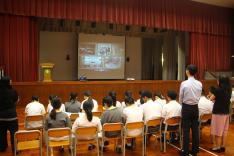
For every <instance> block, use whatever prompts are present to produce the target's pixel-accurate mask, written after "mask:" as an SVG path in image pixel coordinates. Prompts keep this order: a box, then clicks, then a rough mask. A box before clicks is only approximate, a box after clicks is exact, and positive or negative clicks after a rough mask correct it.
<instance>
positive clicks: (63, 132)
mask: <svg viewBox="0 0 234 156" xmlns="http://www.w3.org/2000/svg"><path fill="white" fill-rule="evenodd" d="M47 134H48V137H54V138H59V137H64V136H70V135H71V129H70V128H68V127H65V128H51V129H49V130H48V132H47Z"/></svg>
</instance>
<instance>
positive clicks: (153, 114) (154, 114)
mask: <svg viewBox="0 0 234 156" xmlns="http://www.w3.org/2000/svg"><path fill="white" fill-rule="evenodd" d="M142 98H143V100H144V102H145V103H144V104H143V105H141V106H140V108H141V109H142V110H143V115H144V121H145V122H147V121H148V120H151V119H155V118H160V117H161V115H162V107H161V105H160V104H159V103H156V102H154V101H153V100H152V93H151V92H149V91H144V92H143V93H142Z"/></svg>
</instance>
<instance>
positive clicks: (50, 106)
mask: <svg viewBox="0 0 234 156" xmlns="http://www.w3.org/2000/svg"><path fill="white" fill-rule="evenodd" d="M54 97H56V95H49V104H48V105H47V109H46V112H47V113H50V112H51V110H52V109H53V107H52V105H51V101H52V100H53V98H54ZM60 111H61V112H66V110H65V105H64V104H61V107H60Z"/></svg>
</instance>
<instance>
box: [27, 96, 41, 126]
mask: <svg viewBox="0 0 234 156" xmlns="http://www.w3.org/2000/svg"><path fill="white" fill-rule="evenodd" d="M44 114H45V107H44V105H43V104H41V103H39V98H38V96H35V95H33V96H32V101H31V102H30V103H29V104H27V106H26V108H25V115H26V116H33V115H44ZM25 126H26V128H36V127H41V126H42V121H40V122H39V121H31V122H27V123H26V124H25Z"/></svg>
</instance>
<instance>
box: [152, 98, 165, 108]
mask: <svg viewBox="0 0 234 156" xmlns="http://www.w3.org/2000/svg"><path fill="white" fill-rule="evenodd" d="M154 102H157V103H160V104H161V106H162V107H163V106H164V105H165V104H166V103H167V101H166V100H165V99H160V98H158V99H157V100H154Z"/></svg>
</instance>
